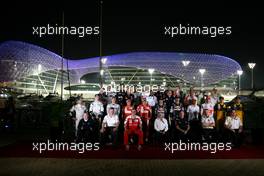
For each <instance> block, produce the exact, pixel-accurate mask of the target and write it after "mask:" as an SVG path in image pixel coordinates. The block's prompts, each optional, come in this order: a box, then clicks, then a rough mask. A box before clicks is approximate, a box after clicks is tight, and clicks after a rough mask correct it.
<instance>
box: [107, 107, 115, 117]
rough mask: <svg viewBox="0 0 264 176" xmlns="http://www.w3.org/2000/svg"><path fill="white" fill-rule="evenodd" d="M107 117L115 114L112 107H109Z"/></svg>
mask: <svg viewBox="0 0 264 176" xmlns="http://www.w3.org/2000/svg"><path fill="white" fill-rule="evenodd" d="M108 113H109V115H114V113H115V109H114V108H113V107H111V108H110V109H109V112H108Z"/></svg>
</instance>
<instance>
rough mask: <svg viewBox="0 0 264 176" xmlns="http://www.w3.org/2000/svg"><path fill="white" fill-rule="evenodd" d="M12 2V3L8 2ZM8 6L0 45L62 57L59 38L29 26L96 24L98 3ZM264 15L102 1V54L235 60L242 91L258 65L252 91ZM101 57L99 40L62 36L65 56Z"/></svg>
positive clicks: (255, 9) (251, 9)
mask: <svg viewBox="0 0 264 176" xmlns="http://www.w3.org/2000/svg"><path fill="white" fill-rule="evenodd" d="M12 3H14V4H16V3H15V2H11V4H12ZM14 4H13V5H10V4H6V5H2V7H4V8H3V9H4V10H2V11H1V12H0V19H1V28H0V42H4V41H7V40H19V41H25V42H29V43H32V44H35V45H38V46H41V47H44V48H46V49H48V50H50V51H53V52H55V53H57V54H60V53H61V36H44V37H42V38H39V37H38V36H36V35H33V34H32V32H33V29H32V27H33V26H47V24H51V25H55V24H58V25H61V24H62V12H64V16H65V26H76V27H78V26H98V25H99V19H100V18H99V14H100V13H99V9H100V7H99V4H100V3H99V2H96V1H94V2H89V3H87V4H85V5H82V4H77V5H76V4H73V2H71V4H62V5H61V6H60V7H58V4H56V5H55V4H51V3H48V2H47V4H45V5H41V4H33V5H32V4H31V6H29V5H28V4H26V5H25V4H24V5H23V4H16V5H15V6H14ZM263 16H264V12H263V9H261V6H257V5H255V6H247V5H246V6H244V7H238V6H231V5H227V4H224V5H221V6H220V5H219V6H216V5H212V6H211V7H210V6H209V7H208V6H206V7H205V6H204V4H202V5H201V4H200V5H196V4H195V5H192V6H191V7H190V4H179V3H177V4H173V3H171V2H170V3H168V2H166V1H164V2H163V3H162V4H161V3H159V4H157V3H155V4H153V3H144V4H143V3H142V2H134V1H131V2H130V3H121V2H115V3H113V2H112V3H110V2H106V1H105V2H104V3H103V42H102V45H103V55H111V54H118V53H126V52H134V51H164V52H168V51H169V52H193V53H208V54H219V55H224V56H227V57H230V58H232V59H234V60H236V61H238V62H239V63H240V64H241V66H242V68H243V71H244V74H243V75H242V88H249V87H250V70H249V68H248V66H247V63H248V62H256V63H257V65H256V67H255V69H254V75H255V86H256V88H263V87H264V81H263V80H264V79H263V75H264V69H262V68H263V67H264V61H263V59H262V57H263V55H262V53H263V49H264V48H263V43H264V34H263V31H264V24H263V23H264V20H263ZM179 24H183V25H187V24H190V25H191V26H231V27H232V34H231V35H226V36H219V37H216V38H211V37H210V36H209V35H207V36H205V35H203V36H195V35H185V36H177V37H174V38H171V37H169V36H166V35H164V32H165V30H164V27H165V26H169V25H170V26H179ZM94 56H99V36H98V35H93V36H86V37H84V38H79V37H78V36H74V35H72V36H65V49H64V57H65V58H70V59H80V58H87V57H94Z"/></svg>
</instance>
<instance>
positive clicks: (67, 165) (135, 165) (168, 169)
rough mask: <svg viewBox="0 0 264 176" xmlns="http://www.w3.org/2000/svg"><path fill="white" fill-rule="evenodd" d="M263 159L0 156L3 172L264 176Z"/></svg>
mask: <svg viewBox="0 0 264 176" xmlns="http://www.w3.org/2000/svg"><path fill="white" fill-rule="evenodd" d="M263 163H264V160H88V159H55V158H52V159H51V158H0V175H1V176H2V175H3V176H11V175H22V176H23V175H25V176H31V175H32V176H37V175H42V176H45V175H48V176H55V175H63V176H65V175H72V176H83V175H85V176H86V175H88V176H93V175H95V176H100V175H104V176H106V175H107V176H111V175H114V176H117V175H125V176H130V175H136V176H140V175H146V176H153V175H162V176H165V175H170V176H172V175H175V176H182V175H184V176H187V175H194V176H206V175H210V176H218V175H219V176H220V175H221V176H223V175H224V176H234V175H239V176H244V175H245V176H249V175H254V176H263V175H264V167H263V166H264V165H263Z"/></svg>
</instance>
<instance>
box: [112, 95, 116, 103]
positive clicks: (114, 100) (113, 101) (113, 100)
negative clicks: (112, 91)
mask: <svg viewBox="0 0 264 176" xmlns="http://www.w3.org/2000/svg"><path fill="white" fill-rule="evenodd" d="M112 103H113V104H115V103H116V97H115V96H113V97H112Z"/></svg>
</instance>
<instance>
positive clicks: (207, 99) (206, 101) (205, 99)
mask: <svg viewBox="0 0 264 176" xmlns="http://www.w3.org/2000/svg"><path fill="white" fill-rule="evenodd" d="M209 101H210V97H209V96H208V95H206V96H204V102H205V103H209Z"/></svg>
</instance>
